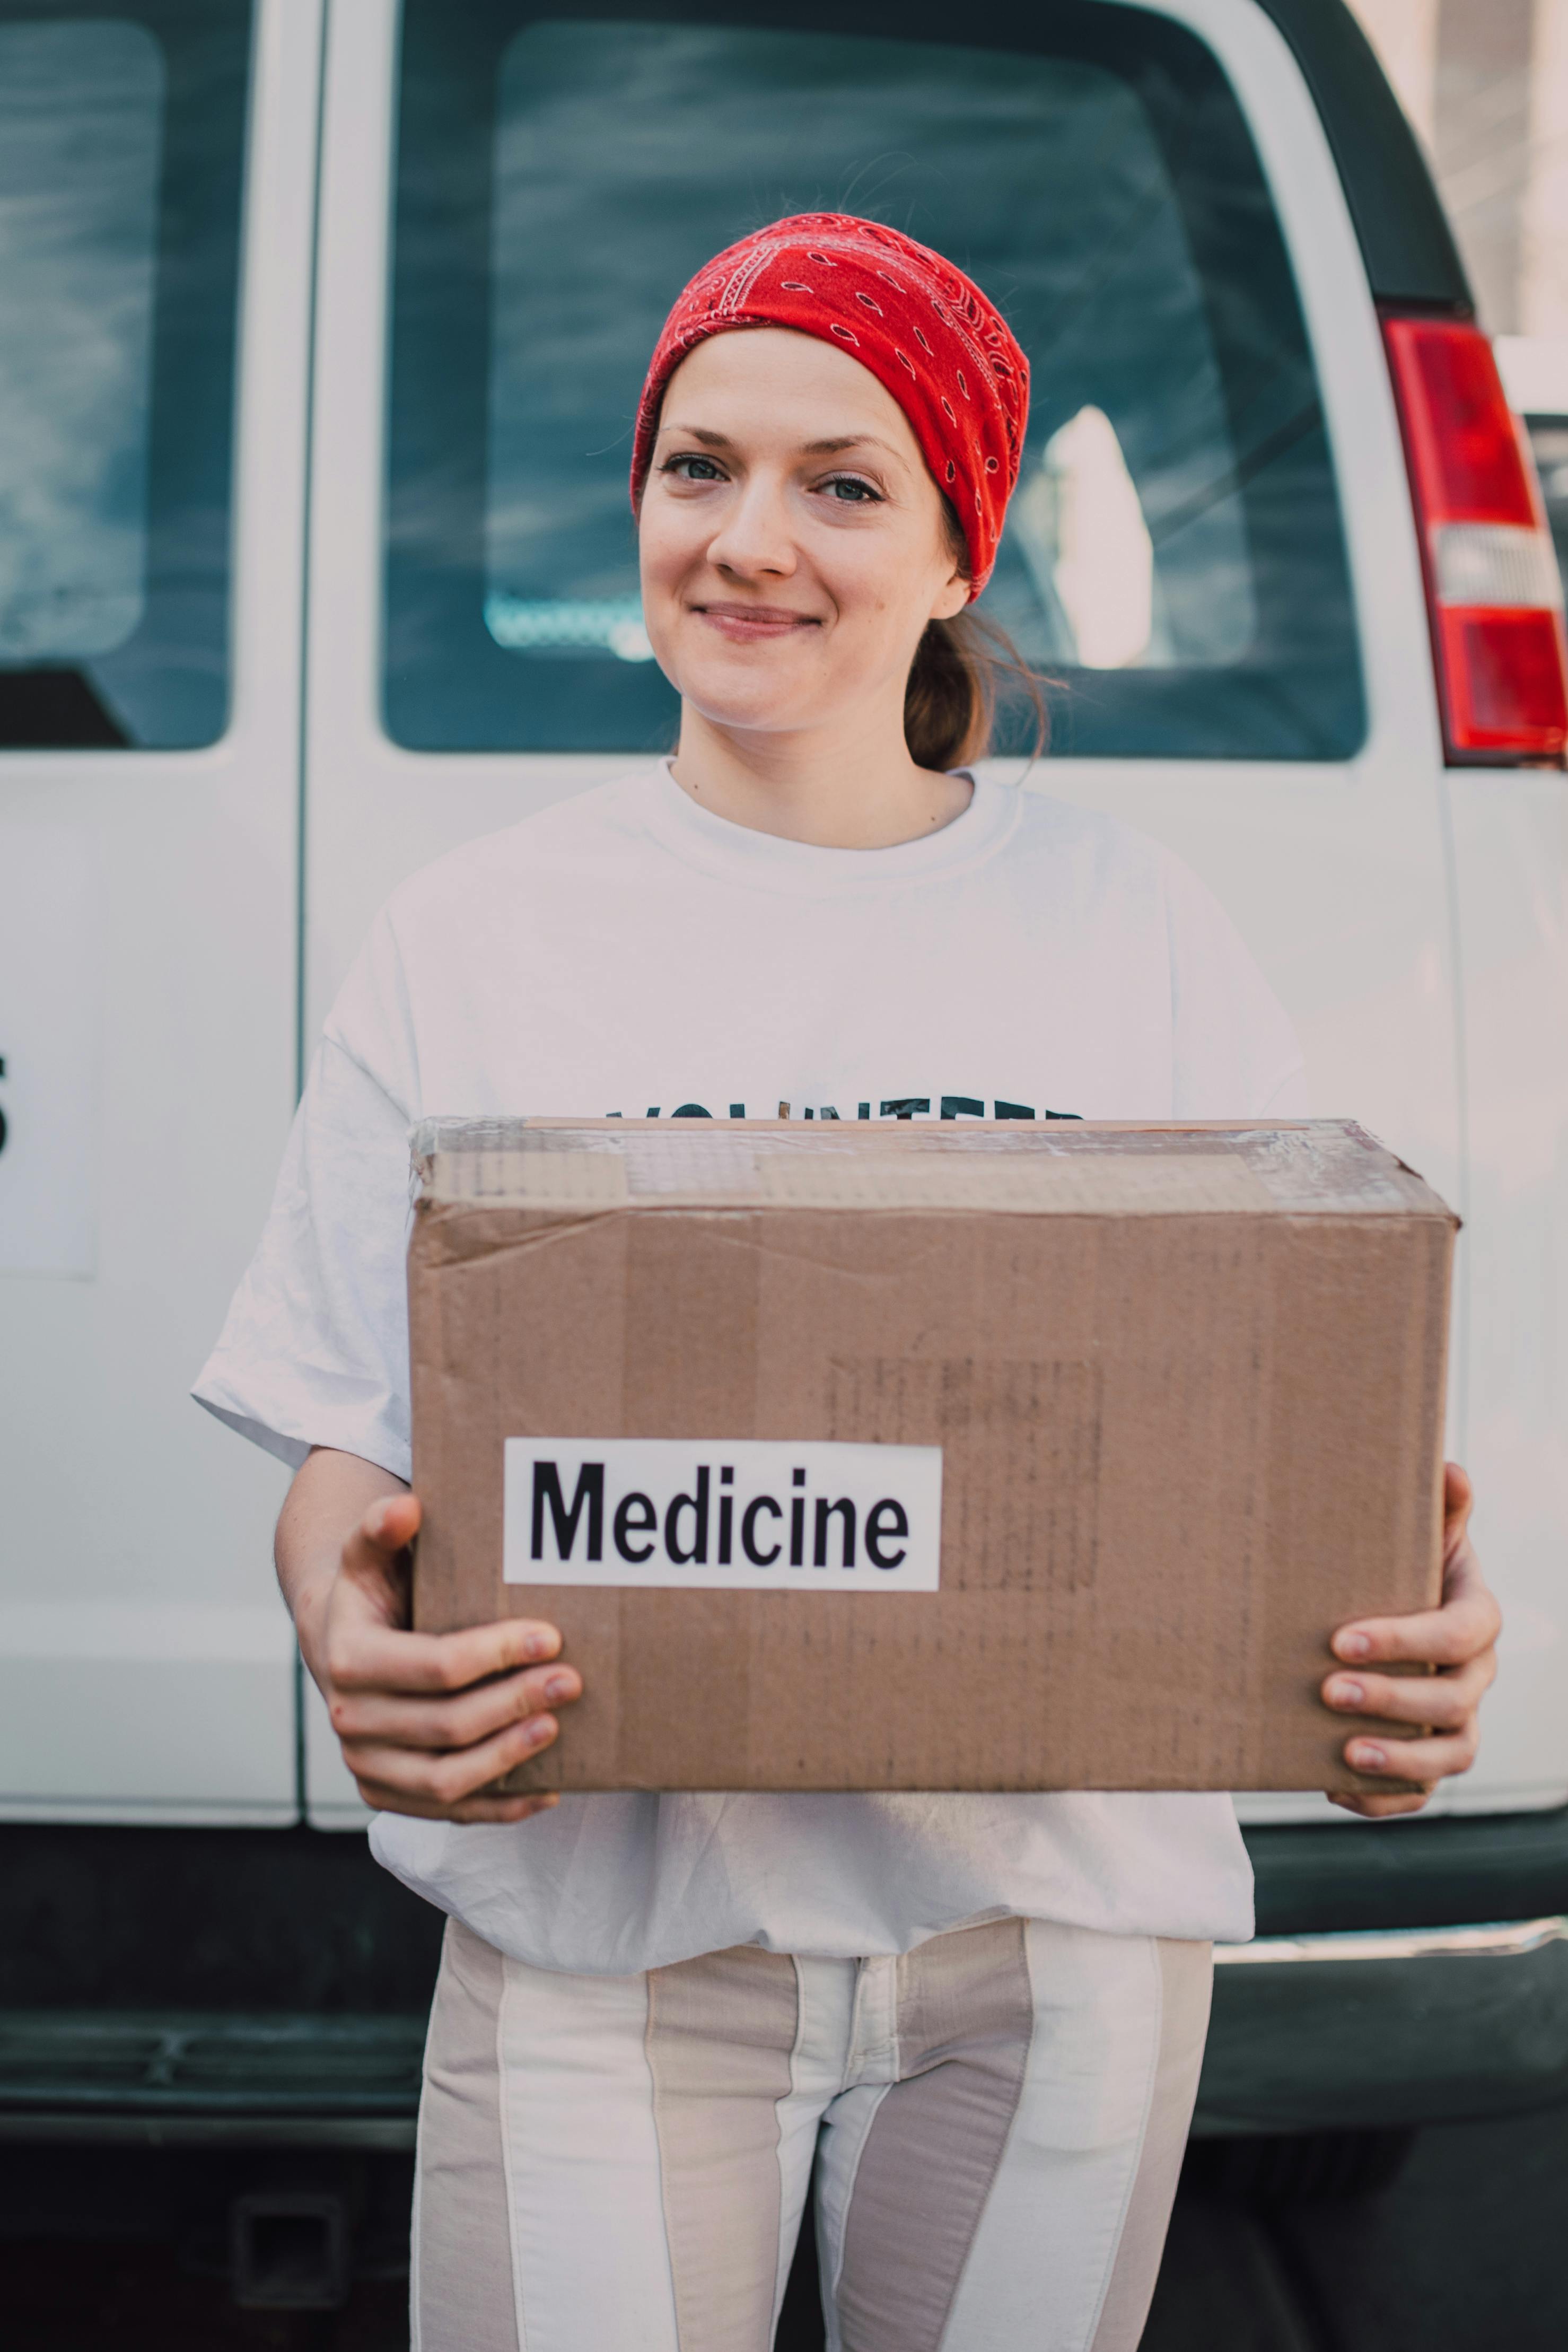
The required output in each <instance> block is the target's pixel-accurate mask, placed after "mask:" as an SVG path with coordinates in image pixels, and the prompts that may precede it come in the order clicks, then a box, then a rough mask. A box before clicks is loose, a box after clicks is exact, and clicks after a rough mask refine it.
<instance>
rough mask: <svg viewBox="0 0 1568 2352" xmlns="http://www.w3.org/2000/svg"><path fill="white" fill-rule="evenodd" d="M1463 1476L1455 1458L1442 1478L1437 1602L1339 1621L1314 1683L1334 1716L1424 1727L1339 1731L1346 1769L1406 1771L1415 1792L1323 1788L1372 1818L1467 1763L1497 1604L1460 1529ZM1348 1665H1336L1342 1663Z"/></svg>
mask: <svg viewBox="0 0 1568 2352" xmlns="http://www.w3.org/2000/svg"><path fill="white" fill-rule="evenodd" d="M1470 1500H1471V1496H1470V1482H1469V1479H1468V1478H1467V1477H1466V1475H1465V1474H1464V1472H1463V1471H1462V1470H1461V1469H1460V1468H1459V1465H1458V1463H1457V1462H1450V1463H1449V1464H1448V1465H1447V1467H1446V1469H1445V1471H1444V1478H1443V1512H1444V1526H1443V1599H1442V1605H1441V1606H1440V1607H1439V1608H1437V1609H1424V1610H1419V1611H1417V1612H1415V1613H1414V1614H1413V1615H1411V1616H1408V1617H1360V1618H1357V1619H1356V1620H1355V1621H1354V1622H1353V1623H1352V1624H1349V1625H1342V1626H1341V1627H1340V1629H1339V1631H1338V1633H1336V1634H1335V1635H1334V1637H1333V1643H1332V1644H1331V1647H1332V1648H1333V1654H1334V1655H1335V1657H1336V1658H1338V1659H1340V1660H1341V1662H1342V1664H1341V1668H1340V1669H1339V1670H1337V1671H1336V1672H1335V1673H1333V1674H1332V1675H1330V1676H1329V1677H1328V1680H1327V1681H1326V1682H1325V1683H1324V1685H1323V1694H1322V1695H1323V1698H1324V1701H1325V1702H1326V1704H1327V1705H1328V1706H1332V1707H1333V1708H1334V1709H1335V1710H1336V1711H1337V1712H1338V1713H1339V1714H1342V1715H1370V1716H1380V1717H1383V1718H1384V1720H1385V1721H1386V1722H1390V1723H1416V1724H1425V1725H1429V1726H1430V1730H1429V1732H1428V1733H1427V1735H1426V1736H1425V1737H1423V1738H1417V1739H1368V1738H1353V1739H1348V1740H1347V1741H1346V1742H1345V1748H1344V1754H1345V1761H1346V1762H1347V1763H1348V1764H1350V1765H1352V1766H1354V1769H1355V1770H1356V1771H1358V1772H1364V1773H1367V1774H1369V1775H1371V1774H1375V1773H1384V1774H1386V1776H1387V1777H1388V1779H1389V1780H1415V1781H1417V1782H1419V1784H1420V1787H1419V1791H1418V1792H1416V1790H1411V1791H1409V1792H1407V1793H1401V1794H1398V1795H1396V1794H1395V1793H1394V1792H1392V1791H1390V1793H1389V1794H1388V1795H1387V1796H1385V1797H1378V1796H1371V1795H1365V1796H1364V1795H1362V1794H1360V1793H1359V1792H1358V1793H1354V1794H1353V1793H1351V1792H1350V1791H1349V1790H1330V1791H1329V1794H1330V1797H1331V1799H1332V1800H1333V1803H1334V1804H1336V1805H1343V1807H1344V1809H1345V1811H1347V1812H1351V1813H1365V1814H1366V1815H1367V1816H1368V1817H1369V1818H1370V1819H1373V1820H1377V1819H1380V1818H1381V1817H1383V1816H1384V1815H1385V1814H1388V1813H1418V1812H1419V1811H1420V1810H1421V1808H1422V1806H1423V1805H1424V1804H1425V1803H1426V1801H1427V1798H1428V1797H1429V1796H1430V1795H1431V1793H1432V1791H1433V1790H1434V1789H1435V1788H1436V1786H1437V1782H1438V1781H1439V1780H1444V1779H1446V1778H1447V1776H1448V1774H1449V1773H1450V1772H1468V1771H1469V1769H1470V1766H1471V1765H1472V1764H1473V1763H1474V1762H1475V1760H1476V1749H1477V1748H1478V1747H1479V1745H1480V1730H1479V1726H1478V1724H1477V1721H1476V1710H1477V1708H1478V1707H1479V1705H1480V1703H1481V1696H1482V1694H1483V1692H1484V1691H1485V1690H1486V1688H1487V1686H1488V1685H1489V1684H1490V1682H1491V1680H1492V1679H1493V1677H1494V1675H1496V1673H1497V1651H1496V1647H1495V1643H1496V1642H1497V1637H1498V1632H1499V1629H1500V1626H1501V1624H1502V1612H1501V1611H1500V1609H1499V1607H1498V1605H1497V1602H1496V1601H1495V1600H1494V1599H1493V1597H1492V1595H1491V1592H1490V1591H1489V1589H1488V1586H1487V1581H1486V1579H1485V1577H1484V1576H1483V1575H1482V1574H1481V1570H1480V1562H1479V1560H1478V1559H1477V1558H1476V1554H1475V1547H1474V1545H1473V1544H1472V1543H1471V1541H1470V1538H1469V1517H1470ZM1379 1664H1414V1665H1423V1666H1433V1667H1435V1668H1436V1669H1437V1671H1436V1673H1434V1674H1431V1675H1382V1674H1378V1673H1376V1672H1375V1671H1372V1672H1368V1671H1367V1669H1368V1668H1369V1667H1370V1668H1373V1669H1375V1667H1376V1666H1377V1665H1379ZM1347 1666H1348V1667H1352V1668H1354V1672H1353V1673H1349V1674H1347V1673H1345V1672H1344V1671H1343V1668H1344V1667H1347Z"/></svg>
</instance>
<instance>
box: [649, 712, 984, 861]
mask: <svg viewBox="0 0 1568 2352" xmlns="http://www.w3.org/2000/svg"><path fill="white" fill-rule="evenodd" d="M673 772H674V779H675V782H676V783H677V784H679V786H680V787H681V790H682V791H683V792H684V793H689V794H690V796H691V798H692V799H693V800H695V802H697V803H698V804H699V806H701V807H703V808H706V809H711V810H712V812H713V814H715V815H716V816H721V817H724V818H726V819H727V821H728V822H729V823H730V824H744V825H748V826H749V827H750V829H751V830H752V832H754V833H771V834H776V835H778V836H779V838H780V839H781V840H784V841H804V842H810V843H811V844H812V845H814V846H816V847H817V848H820V849H891V848H893V847H894V846H895V845H896V844H897V843H899V842H901V841H915V840H918V839H919V838H920V837H921V836H922V835H925V834H927V833H936V832H937V831H939V830H940V828H941V827H942V826H943V825H945V824H952V822H953V820H954V818H955V817H956V816H961V815H962V814H963V813H964V811H965V810H966V809H967V807H968V805H969V802H970V799H971V797H972V793H973V787H972V786H971V785H970V783H969V782H968V780H967V777H963V776H945V775H939V774H937V773H936V772H934V771H933V770H932V769H929V768H921V767H917V766H916V765H915V761H913V760H912V759H911V758H910V756H909V747H908V745H907V743H906V742H905V741H904V709H903V697H902V695H901V696H900V698H899V708H898V710H897V712H896V713H895V714H894V715H893V719H892V723H891V724H890V723H889V714H887V713H885V712H882V711H868V712H867V713H866V714H865V716H864V718H863V719H862V720H861V721H860V722H859V723H858V724H856V725H852V726H851V727H849V728H845V727H842V726H838V727H834V728H832V729H831V730H830V729H827V728H802V729H800V730H793V731H789V732H774V731H768V732H763V731H761V730H747V729H745V728H735V727H724V726H720V725H718V724H717V723H716V721H714V720H713V719H707V718H705V717H704V715H703V713H702V712H701V711H700V710H694V709H693V708H692V706H691V705H690V703H683V705H682V707H681V740H680V748H679V750H678V751H677V752H676V753H675V758H674V769H673Z"/></svg>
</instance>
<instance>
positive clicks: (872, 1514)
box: [865, 1495, 909, 1568]
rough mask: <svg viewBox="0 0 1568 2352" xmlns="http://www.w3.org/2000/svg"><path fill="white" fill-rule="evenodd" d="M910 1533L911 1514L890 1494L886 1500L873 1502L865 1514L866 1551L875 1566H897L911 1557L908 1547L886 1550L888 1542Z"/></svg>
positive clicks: (895, 1541) (897, 1540) (894, 1541)
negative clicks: (891, 1550) (885, 1546)
mask: <svg viewBox="0 0 1568 2352" xmlns="http://www.w3.org/2000/svg"><path fill="white" fill-rule="evenodd" d="M908 1533H909V1514H908V1512H907V1511H906V1510H905V1509H904V1505H903V1504H902V1503H895V1502H894V1499H893V1497H892V1496H891V1495H890V1496H888V1497H887V1498H886V1500H885V1501H883V1502H881V1503H873V1505H872V1507H871V1508H870V1510H869V1511H868V1512H867V1513H866V1515H865V1553H866V1558H867V1559H869V1560H870V1562H871V1564H872V1566H873V1568H896V1567H897V1566H898V1564H899V1562H900V1560H903V1559H908V1557H909V1553H908V1549H907V1547H906V1548H905V1549H904V1550H903V1551H895V1552H888V1551H884V1549H883V1546H884V1545H885V1544H887V1543H890V1542H891V1543H897V1542H899V1541H900V1539H901V1538H903V1537H904V1536H906V1535H907V1534H908Z"/></svg>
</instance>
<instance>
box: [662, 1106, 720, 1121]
mask: <svg viewBox="0 0 1568 2352" xmlns="http://www.w3.org/2000/svg"><path fill="white" fill-rule="evenodd" d="M670 1117H671V1118H712V1117H713V1113H712V1111H711V1110H706V1109H705V1108H703V1106H702V1104H701V1103H677V1104H676V1106H675V1108H674V1110H673V1111H672V1112H671V1113H670Z"/></svg>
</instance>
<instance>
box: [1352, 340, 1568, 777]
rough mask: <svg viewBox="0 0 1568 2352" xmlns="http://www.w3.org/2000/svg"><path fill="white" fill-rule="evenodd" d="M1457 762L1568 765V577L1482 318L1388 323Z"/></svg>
mask: <svg viewBox="0 0 1568 2352" xmlns="http://www.w3.org/2000/svg"><path fill="white" fill-rule="evenodd" d="M1383 333H1384V339H1385V342H1386V343H1387V346H1388V359H1389V364H1390V366H1391V367H1392V369H1393V371H1394V389H1395V393H1396V397H1397V400H1398V404H1399V421H1400V424H1401V425H1402V427H1403V429H1404V434H1405V455H1406V460H1407V462H1408V464H1409V467H1410V487H1411V488H1412V490H1413V491H1414V493H1415V499H1416V520H1417V522H1418V524H1419V526H1420V530H1421V560H1422V563H1423V566H1424V568H1425V572H1426V577H1427V609H1428V611H1429V613H1430V614H1431V619H1432V642H1433V645H1434V647H1435V648H1436V652H1437V683H1438V687H1439V690H1440V692H1441V695H1442V702H1443V737H1444V741H1445V744H1446V746H1447V750H1448V757H1449V759H1450V760H1453V761H1463V762H1466V763H1469V762H1485V761H1492V762H1495V763H1502V762H1506V761H1513V760H1561V759H1562V757H1563V749H1564V746H1565V745H1568V646H1565V644H1564V641H1563V583H1562V579H1561V576H1560V574H1559V572H1558V570H1557V559H1556V556H1555V553H1554V551H1553V550H1552V540H1551V536H1550V534H1549V532H1548V530H1547V528H1546V518H1545V515H1544V512H1543V511H1542V504H1541V492H1540V488H1539V486H1538V484H1537V482H1536V479H1535V467H1534V464H1533V462H1532V460H1531V457H1530V455H1529V453H1528V451H1527V449H1526V448H1525V446H1524V444H1523V441H1522V438H1521V432H1520V428H1519V426H1518V425H1517V424H1516V422H1515V420H1514V417H1513V415H1512V413H1511V410H1510V408H1509V404H1508V401H1507V398H1506V396H1505V395H1504V393H1503V389H1502V384H1501V383H1500V379H1499V376H1498V372H1497V362H1496V361H1495V360H1494V359H1493V358H1492V352H1491V345H1490V343H1489V342H1488V341H1487V339H1486V337H1485V336H1484V335H1483V334H1482V333H1481V331H1480V330H1479V328H1478V327H1473V326H1470V325H1469V324H1464V323H1460V322H1458V321H1455V320H1447V319H1393V318H1385V320H1384V322H1383Z"/></svg>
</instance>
